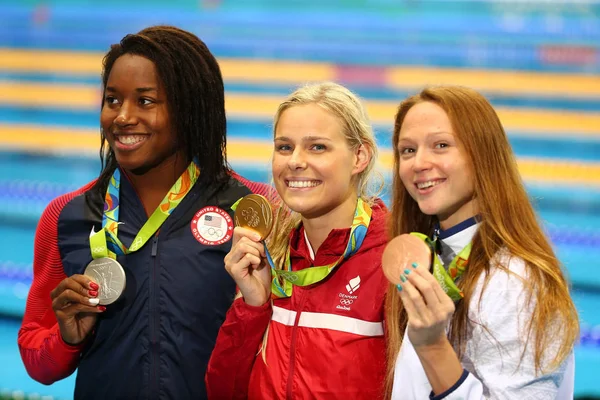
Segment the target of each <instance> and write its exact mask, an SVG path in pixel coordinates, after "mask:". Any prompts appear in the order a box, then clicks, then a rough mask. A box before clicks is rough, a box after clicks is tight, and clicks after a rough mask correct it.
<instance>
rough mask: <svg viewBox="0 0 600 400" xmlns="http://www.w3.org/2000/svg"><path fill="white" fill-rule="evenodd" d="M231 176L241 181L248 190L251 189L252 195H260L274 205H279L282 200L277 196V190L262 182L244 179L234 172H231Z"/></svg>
mask: <svg viewBox="0 0 600 400" xmlns="http://www.w3.org/2000/svg"><path fill="white" fill-rule="evenodd" d="M231 176H232V177H234V178H235V179H237V180H238V181H240V182H241V183H242V184H243V185H244V186H246V187H247V188H248V189H250V191H251V192H252V193H254V194H260V195H261V196H264V197H266V198H267V199H268V200H269V201H271V203H273V204H277V203H279V201H280V199H279V195H278V194H277V190H275V187H273V186H271V185H267V184H266V183H262V182H253V181H251V180H248V179H246V178H244V177H243V176H241V175H238V174H237V173H236V172H234V171H231Z"/></svg>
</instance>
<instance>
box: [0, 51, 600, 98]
mask: <svg viewBox="0 0 600 400" xmlns="http://www.w3.org/2000/svg"><path fill="white" fill-rule="evenodd" d="M102 56H103V53H95V52H94V53H92V52H74V51H72V52H68V51H49V50H41V51H40V50H20V49H8V48H0V70H5V71H17V72H37V73H51V74H60V75H67V76H68V75H93V76H99V74H100V69H101V64H102ZM219 64H220V65H221V70H222V72H223V78H224V79H225V81H226V82H231V81H244V82H260V83H266V84H269V83H271V84H273V83H278V84H292V85H300V84H303V83H306V82H311V81H321V80H336V79H337V78H338V76H340V74H339V72H338V67H337V66H336V65H334V64H332V63H317V62H314V63H313V62H290V61H275V60H253V59H232V58H220V59H219ZM354 67H355V68H357V69H359V70H360V66H354ZM381 71H382V72H381V73H382V74H384V75H385V76H384V78H383V79H382V80H383V81H384V82H386V83H387V86H388V87H394V88H398V89H401V90H409V91H416V90H418V89H420V88H422V87H423V86H425V85H431V84H456V85H464V86H468V87H472V88H475V89H478V90H480V91H483V92H486V93H502V94H507V95H524V94H525V95H543V96H559V97H561V98H562V97H572V98H578V97H579V98H581V97H584V98H592V97H595V98H599V97H600V79H598V76H597V75H594V74H588V75H584V74H568V73H539V72H538V73H534V72H522V71H495V70H484V69H460V68H432V67H404V66H395V67H394V66H390V67H387V68H381Z"/></svg>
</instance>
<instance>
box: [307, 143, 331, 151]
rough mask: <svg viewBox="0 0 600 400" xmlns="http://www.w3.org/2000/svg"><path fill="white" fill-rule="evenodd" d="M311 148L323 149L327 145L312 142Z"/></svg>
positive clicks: (325, 148)
mask: <svg viewBox="0 0 600 400" xmlns="http://www.w3.org/2000/svg"><path fill="white" fill-rule="evenodd" d="M311 149H312V150H316V151H323V150H327V147H326V146H325V145H324V144H313V145H312V146H311Z"/></svg>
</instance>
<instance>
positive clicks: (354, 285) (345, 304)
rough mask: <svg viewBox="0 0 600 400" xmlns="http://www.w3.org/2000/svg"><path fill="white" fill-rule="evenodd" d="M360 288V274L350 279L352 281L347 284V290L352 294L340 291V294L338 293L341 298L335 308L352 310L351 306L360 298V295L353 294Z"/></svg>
mask: <svg viewBox="0 0 600 400" xmlns="http://www.w3.org/2000/svg"><path fill="white" fill-rule="evenodd" d="M359 288H360V276H357V277H356V278H352V279H350V281H349V282H348V284H347V285H346V290H347V291H348V293H350V294H346V293H341V292H340V294H339V295H338V296H339V298H340V304H338V305H337V306H336V307H335V308H337V309H338V310H344V311H350V309H351V307H350V306H351V305H352V304H353V303H354V301H355V300H356V299H358V296H356V295H354V296H353V295H352V294H353V293H356V291H357V290H358V289H359Z"/></svg>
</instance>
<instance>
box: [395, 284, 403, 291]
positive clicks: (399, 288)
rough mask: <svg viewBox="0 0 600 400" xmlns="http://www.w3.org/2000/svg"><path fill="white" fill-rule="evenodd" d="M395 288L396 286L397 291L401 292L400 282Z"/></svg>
mask: <svg viewBox="0 0 600 400" xmlns="http://www.w3.org/2000/svg"><path fill="white" fill-rule="evenodd" d="M396 288H398V291H399V292H401V291H402V285H400V284H397V285H396Z"/></svg>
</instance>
